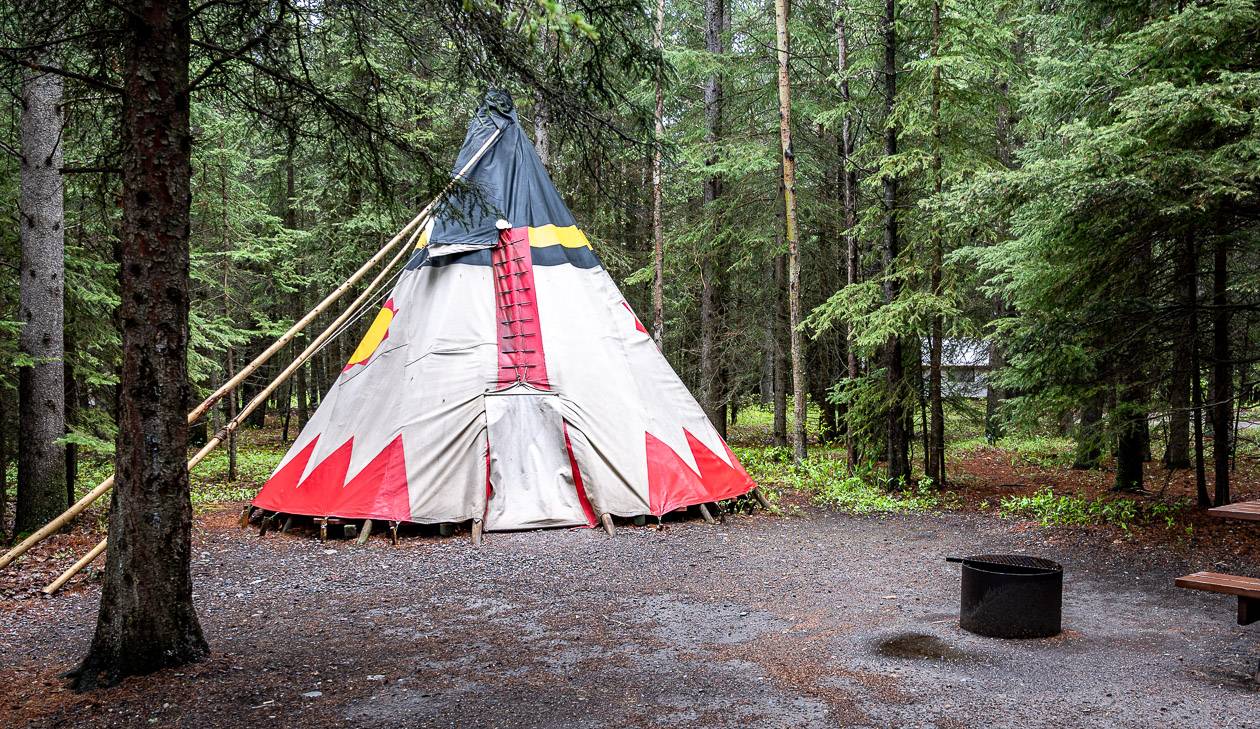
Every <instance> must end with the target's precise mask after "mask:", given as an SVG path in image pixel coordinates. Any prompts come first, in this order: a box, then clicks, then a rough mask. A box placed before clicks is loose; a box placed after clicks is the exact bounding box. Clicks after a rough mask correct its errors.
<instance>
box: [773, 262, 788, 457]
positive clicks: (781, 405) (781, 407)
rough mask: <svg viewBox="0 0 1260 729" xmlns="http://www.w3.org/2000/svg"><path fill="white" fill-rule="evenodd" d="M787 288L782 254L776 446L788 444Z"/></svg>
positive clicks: (777, 281) (777, 276) (777, 280)
mask: <svg viewBox="0 0 1260 729" xmlns="http://www.w3.org/2000/svg"><path fill="white" fill-rule="evenodd" d="M780 243H781V241H780ZM786 289H787V256H785V255H782V254H780V255H777V256H775V257H774V293H775V295H774V298H775V302H776V305H775V307H774V427H773V431H772V432H773V436H774V444H775V445H776V446H786V445H787V444H788V426H787V393H788V371H789V369H790V364H789V361H788V356H787V351H788V348H787V347H785V346H783V339H784V337H785V335H786V334H787V327H788V320H789V318H788V311H787V302H786V297H785V296H783V292H784V291H785V290H786Z"/></svg>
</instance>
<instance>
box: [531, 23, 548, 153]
mask: <svg viewBox="0 0 1260 729" xmlns="http://www.w3.org/2000/svg"><path fill="white" fill-rule="evenodd" d="M543 37H544V38H546V35H545V34H544V36H543ZM543 47H544V48H545V47H546V42H545V41H544V43H543ZM534 150H535V151H537V152H538V159H539V160H541V161H542V163H543V167H544V168H546V170H547V171H548V172H550V171H551V110H550V109H549V108H548V107H547V99H546V97H544V96H543V93H542V92H541V91H537V90H536V91H534Z"/></svg>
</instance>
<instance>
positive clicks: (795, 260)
mask: <svg viewBox="0 0 1260 729" xmlns="http://www.w3.org/2000/svg"><path fill="white" fill-rule="evenodd" d="M774 18H775V29H776V37H777V38H778V55H779V142H780V149H781V150H782V152H783V221H784V224H785V228H784V231H785V233H786V235H787V244H788V339H789V341H790V342H791V353H792V416H793V427H792V451H793V453H794V455H795V456H796V461H797V462H798V463H800V462H803V461H804V460H805V456H806V442H805V396H806V393H807V392H808V390H809V385H808V383H806V381H805V351H804V345H803V344H802V342H801V332H800V325H801V251H800V235H799V233H798V232H797V223H796V154H795V152H794V151H793V150H792V81H791V77H790V75H789V71H790V52H791V49H790V43H791V38H790V36H789V34H788V7H787V0H775V2H774Z"/></svg>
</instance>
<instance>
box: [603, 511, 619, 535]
mask: <svg viewBox="0 0 1260 729" xmlns="http://www.w3.org/2000/svg"><path fill="white" fill-rule="evenodd" d="M599 521H600V523H601V524H603V525H604V531H606V532H608V536H610V537H615V536H617V530H616V529H614V528H613V521H612V514H609V513H607V512H605V513H604V514H601V515H600V517H599Z"/></svg>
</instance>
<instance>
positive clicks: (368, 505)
mask: <svg viewBox="0 0 1260 729" xmlns="http://www.w3.org/2000/svg"><path fill="white" fill-rule="evenodd" d="M329 513H330V514H332V515H335V516H341V517H346V518H348V519H392V520H394V521H410V520H411V497H410V495H409V494H408V492H407V462H406V457H405V456H404V454H403V442H402V436H401V435H399V436H398V437H396V438H394V439H393V440H392V441H390V443H389V445H387V446H385V448H383V449H382V450H381V452H380V453H378V454H377V455H376V457H375V458H373V459H372V462H371V463H369V464H367V465H366V466H364V468H363V470H362V471H359V473H358V474H357V475H356V476H355V477H354V478H353V479H351V481H350V483H348V484H346V487H345V488H344V489H342V490H341V495H340V499H339V501H338V502H337V504H336V506H335V508H334V509H333V510H332V511H330V512H329Z"/></svg>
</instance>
